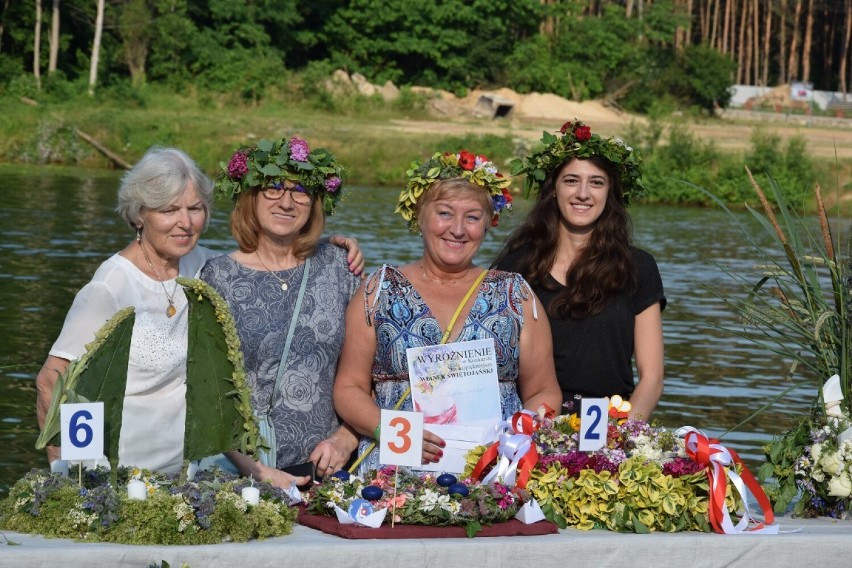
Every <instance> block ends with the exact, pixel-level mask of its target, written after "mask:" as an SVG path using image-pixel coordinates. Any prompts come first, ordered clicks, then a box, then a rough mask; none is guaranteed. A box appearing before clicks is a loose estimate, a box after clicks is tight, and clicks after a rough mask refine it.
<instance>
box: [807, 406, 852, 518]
mask: <svg viewBox="0 0 852 568" xmlns="http://www.w3.org/2000/svg"><path fill="white" fill-rule="evenodd" d="M850 426H852V421H850V420H849V419H847V418H845V417H841V418H834V417H829V418H828V419H827V420H826V421H825V422H824V423H812V425H811V429H810V431H809V432H808V438H809V443H808V444H807V445H806V446H805V447H804V448H803V450H802V452H801V455H800V456H799V457H798V459H797V460H796V462H795V465H794V471H795V475H796V482H797V485H798V487H799V489H800V490H801V492H802V496H801V498H800V500H799V502H798V503H797V504H796V508H795V511H796V513H798V514H801V515H803V516H806V517H816V516H826V517H834V518H848V517H849V511H850V509H852V439H849V438H848V437H846V438H844V437H843V436H841V434H842V433H843V432H845V431H846V430H848V429H849V428H850Z"/></svg>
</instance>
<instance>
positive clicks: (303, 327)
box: [201, 136, 359, 487]
mask: <svg viewBox="0 0 852 568" xmlns="http://www.w3.org/2000/svg"><path fill="white" fill-rule="evenodd" d="M341 171H342V168H341V166H340V164H339V163H338V162H337V160H336V159H335V158H334V156H333V155H332V154H331V153H329V152H328V151H326V150H323V149H313V150H311V149H310V148H309V147H308V144H307V142H305V141H304V140H302V139H301V138H298V137H295V136H294V137H292V138H290V139H289V140H288V139H286V138H285V139H282V140H278V141H275V142H270V141H268V140H261V141H260V142H259V143H258V144H257V145H256V146H252V147H250V148H244V149H242V150H239V151H237V152H236V153H235V154H234V155H233V157H232V158H231V160H230V162H229V163H228V165H227V167H226V168H223V171H222V172H221V174H220V176H219V178H218V180H217V181H216V189H217V191H218V192H219V193H220V194H223V195H227V196H228V197H230V198H231V199H233V200H234V201H235V202H236V206H235V208H234V210H233V212H232V213H231V232H232V233H233V235H234V238H235V239H236V241H237V244H238V246H239V250H236V251H234V252H232V253H230V254H228V255H224V256H221V257H218V258H215V259H212V260H211V261H209V262H208V263H207V265H206V266H205V267H204V269H203V270H202V272H201V278H202V279H203V280H205V281H207V282H208V283H210V284H211V285H212V286H213V287H214V288H216V290H217V291H218V292H219V293H220V294H221V295H222V296H223V297H224V298H225V300H226V301H227V302H228V306H229V307H230V309H231V313H232V314H233V316H234V319H235V321H236V325H237V332H238V334H239V336H240V343H241V345H242V350H243V355H244V358H245V368H246V374H247V378H248V383H249V385H250V386H251V388H252V406H253V407H254V410H255V412H256V414H257V415H258V417H259V419H260V421H261V429H262V433H264V435H265V437H266V438H267V441H268V442H269V445H270V446H271V451H270V452H269V455H265V456H264V458H263V459H262V460H261V461H260V462H255V461H253V460H252V459H251V458H249V457H248V456H245V455H243V454H240V453H239V452H230V453H229V454H227V456H228V458H229V459H230V460H231V461H232V462H233V464H234V465H235V466H236V467H237V468H238V469H239V470H240V472H241V473H242V474H243V475H246V476H248V475H252V476H253V477H254V478H255V479H261V480H269V481H271V482H273V483H275V484H276V485H279V486H282V487H287V486H289V485H290V484H291V483H292V482H294V481H295V482H296V483H297V484H299V485H302V484H304V483H306V482H307V481H308V479H307V478H304V477H296V478H294V477H293V476H291V475H290V474H288V473H285V472H284V471H281V469H282V468H288V467H290V466H294V465H297V464H302V463H307V462H312V464H313V466H314V467H315V469H316V473H317V474H318V475H327V474H329V473H332V472H334V471H337V470H338V469H340V468H341V467H343V466H344V465H345V464H346V462H347V460H348V459H349V457H350V454H351V452H352V451H353V450H354V449H355V447H356V446H357V438H356V437H355V435H354V433H353V432H352V430H351V429H350V428H349V427H348V426H347V425H345V424H341V423H340V420H339V419H338V417H337V415H336V414H335V412H334V405H333V402H332V386H333V383H334V376H335V372H336V369H337V358H338V355H339V354H340V350H341V347H342V344H343V329H344V328H343V321H344V314H345V311H346V306H347V304H348V303H349V299H350V298H351V297H352V295H353V294H354V293H355V291H356V289H357V288H358V285H359V278H358V277H357V276H355V275H354V274H353V273H352V272H350V270H349V266H348V264H347V259H346V251H345V250H343V249H341V248H339V247H337V246H334V245H331V244H329V243H327V242H320V235H321V234H322V231H323V228H324V226H325V216H326V215H331V214H333V213H334V212H335V208H336V205H337V202H338V201H339V198H340V195H341V190H342V187H341V184H342V182H341V177H340V176H341Z"/></svg>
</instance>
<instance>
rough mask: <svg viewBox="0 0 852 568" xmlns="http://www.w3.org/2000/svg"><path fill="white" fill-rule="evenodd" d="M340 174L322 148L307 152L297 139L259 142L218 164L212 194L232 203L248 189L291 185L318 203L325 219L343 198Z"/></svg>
mask: <svg viewBox="0 0 852 568" xmlns="http://www.w3.org/2000/svg"><path fill="white" fill-rule="evenodd" d="M343 171H344V168H343V166H342V165H341V164H340V162H338V161H337V159H336V158H335V157H334V155H333V154H332V153H331V152H329V151H328V150H326V149H324V148H315V149H313V150H311V149H310V147H309V146H308V143H307V142H306V141H305V140H304V139H302V138H299V137H298V136H293V137H292V138H290V139H287V138H282V139H281V140H276V141H270V140H266V139H263V140H260V141H259V142H258V143H257V144H256V145H254V146H246V147H243V148H240V149H238V150H237V151H235V152H234V154H233V155H232V156H231V159H230V160H229V161H228V162H227V163H225V162H220V163H219V175H218V176H217V178H216V192H217V193H218V194H219V195H224V196H226V197H228V198H229V199H231V200H233V201H236V200H237V198H238V197H239V195H240V194H242V193H244V192H247V191H250V190H252V189H255V188H263V187H270V186H274V185H277V184H280V183H283V182H284V181H292V182H295V183H297V184H298V185H300V186H301V187H302V188H303V189H304V190H305V191H307V192H308V193H309V194H310V195H311V196H312V197H314V198H316V199H319V200H321V202H322V208H323V211H324V212H325V214H326V215H334V212H335V210H336V208H337V203H338V202H339V201H340V198H341V197H342V195H343V180H342V177H343Z"/></svg>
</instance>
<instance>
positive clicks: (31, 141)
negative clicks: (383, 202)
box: [0, 90, 852, 209]
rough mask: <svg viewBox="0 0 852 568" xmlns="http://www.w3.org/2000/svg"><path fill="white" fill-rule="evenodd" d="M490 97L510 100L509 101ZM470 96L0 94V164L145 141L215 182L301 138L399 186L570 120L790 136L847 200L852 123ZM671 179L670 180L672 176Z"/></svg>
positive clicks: (731, 140)
mask: <svg viewBox="0 0 852 568" xmlns="http://www.w3.org/2000/svg"><path fill="white" fill-rule="evenodd" d="M497 93H499V94H501V96H502V95H505V97H504V98H509V99H511V97H510V96H509V95H511V93H506V92H504V91H502V90H501V91H497ZM480 94H481V93H479V92H472V93H471V94H470V95H468V96H467V97H465V98H464V99H456V100H453V101H452V103H447V104H446V105H443V106H442V105H437V104H434V103H435V99H434V98H430V96H427V95H424V94H416V93H407V94H406V96H403V97H400V98H399V99H397V100H396V101H393V102H388V101H384V100H382V99H381V98H380V97H372V98H368V97H348V98H345V99H318V100H313V101H311V100H294V99H293V98H292V97H287V96H283V95H282V96H279V97H277V98H270V99H268V100H266V101H265V102H263V103H261V104H259V105H247V104H235V103H233V102H231V101H229V100H227V99H224V98H222V99H216V98H213V97H212V96H210V95H205V94H198V95H197V96H193V95H191V94H189V95H183V96H179V95H175V94H170V93H153V92H148V94H139V95H138V96H137V97H134V98H130V99H123V100H110V99H105V100H98V101H96V104H92V103H91V101H85V100H83V101H81V100H80V99H79V98H77V99H73V100H70V101H68V102H65V103H50V102H47V103H40V104H36V105H33V104H28V103H27V102H24V101H22V100H19V99H14V98H10V97H6V98H2V99H0V161H2V162H5V163H12V164H22V165H24V164H29V165H40V164H58V165H65V166H67V165H74V166H80V167H86V168H96V169H110V168H117V167H118V168H120V165H118V164H120V162H118V163H117V162H116V161H115V160H111V159H109V158H107V157H106V156H105V155H104V154H103V153H101V152H100V151H98V150H97V149H96V148H95V147H94V146H92V145H91V144H90V143H89V142H86V141H84V139H83V138H81V137H80V135H79V134H78V132H82V133H85V134H86V135H88V136H90V137H92V138H93V139H94V140H96V141H97V142H98V143H99V144H101V145H103V146H104V147H105V148H106V149H108V150H109V152H111V153H114V154H115V155H117V156H118V157H120V159H121V160H123V161H126V162H129V163H133V162H135V161H136V160H137V159H138V158H139V157H140V156H141V155H142V154H143V153H144V151H145V150H146V149H147V148H148V147H150V146H151V145H155V144H156V145H164V146H177V147H180V148H182V149H184V150H186V151H187V152H188V153H189V154H190V155H191V156H193V157H194V158H195V159H196V160H197V161H198V162H199V163H200V164H201V165H202V167H203V168H204V169H205V170H206V171H208V173H210V174H212V175H215V172H216V170H217V168H218V165H219V162H220V161H222V160H226V159H227V158H228V156H230V154H231V153H232V152H233V150H234V149H235V148H237V147H239V146H240V145H241V144H246V143H251V142H254V141H256V140H259V139H261V138H276V137H281V136H287V135H292V134H299V135H301V136H304V137H305V138H306V139H308V140H309V141H310V143H311V144H312V145H313V146H324V147H327V148H329V149H330V150H332V151H333V152H335V153H336V154H337V155H338V156H339V158H340V160H341V161H342V162H343V163H344V164H346V165H347V166H348V173H349V181H350V183H353V184H356V185H369V186H399V185H400V184H401V183H402V182H403V181H404V175H403V172H404V171H405V169H406V168H407V167H408V165H409V164H410V162H411V160H413V159H415V158H418V157H425V156H428V155H430V154H432V153H433V152H434V151H436V150H439V149H450V148H467V149H471V150H475V151H476V152H477V153H484V154H486V155H488V156H489V157H490V158H491V159H492V160H494V161H495V163H497V164H498V166H500V167H501V168H503V169H504V170H508V169H509V162H510V160H511V159H512V158H514V157H515V156H517V155H519V154H523V153H525V152H527V151H529V149H531V148H532V147H533V146H534V145H535V144H536V142H537V140H538V138H539V137H540V136H541V132H542V131H543V130H551V131H553V130H555V129H556V128H558V127H559V126H560V125H561V123H562V122H563V121H564V120H570V119H574V118H575V117H576V118H579V119H581V120H584V121H585V122H587V123H588V124H590V125H591V126H592V128H593V130H594V131H595V132H597V133H599V134H601V135H603V136H621V137H623V138H624V139H626V140H628V141H630V142H631V143H632V144H634V145H635V146H637V147H641V148H643V149H644V148H650V147H652V146H657V147H660V146H665V145H666V144H668V138H669V136H670V135H671V132H672V128H671V125H673V124H677V125H678V126H677V128H680V129H683V130H685V131H686V132H688V133H689V135H690V136H693V137H694V139H695V140H696V141H697V142H698V143H700V144H706V145H712V147H714V148H715V149H717V150H718V151H720V152H724V153H726V154H728V155H731V156H739V157H742V156H745V155H746V154H747V153H748V152H749V151H751V150H752V144H753V135H754V133H755V132H756V131H757V132H761V133H763V135H765V136H771V137H777V138H778V140H779V141H780V146H779V148H778V150H777V151H775V152H773V154H775V155H780V154H783V153H785V151H786V150H785V147H784V146H783V145H786V144H789V143H790V141H791V140H795V139H800V140H801V143H802V146H803V151H804V152H806V154H807V156H808V157H809V158H810V159H811V160H812V161H813V162H814V164H815V165H816V168H815V169H816V170H817V174H815V176H814V177H817V178H818V179H815V180H809V182H810V183H813V182H814V181H820V183H821V184H822V186H823V191H824V194H825V195H826V199H827V201H829V204H833V203H834V202H837V201H840V202H841V203H843V204H844V206H843V209H847V206H846V205H845V204H846V203H847V202H849V201H852V119H833V120H831V121H828V122H826V123H823V121H817V120H813V119H810V120H809V119H808V117H793V116H790V117H786V119H785V120H783V121H782V120H778V117H777V116H774V115H773V113H762V114H761V113H751V114H749V115H748V116H741V113H739V114H738V113H737V112H735V111H732V112H725V113H723V114H722V116H721V117H720V118H716V119H690V118H684V117H672V118H670V119H667V120H658V121H649V120H648V119H647V118H645V117H639V116H634V115H629V114H626V113H622V112H617V111H615V110H613V109H609V108H607V107H604V106H603V105H601V103H600V102H598V101H590V102H574V101H566V100H565V99H561V98H559V97H556V96H554V95H546V94H542V95H538V94H532V95H526V96H524V98H523V99H520V100H519V101H518V102H516V109H517V112H513V113H511V114H509V115H508V116H506V117H504V118H483V117H477V116H475V113H474V107H475V105H476V102H477V99H478V97H479V95H480ZM447 105H449V106H447ZM441 109H444V110H443V114H441V113H442V111H441ZM566 113H567V114H566ZM764 115H765V116H764ZM647 154H649V152H647V151H646V155H647ZM707 167H708V168H710V169H712V166H707ZM738 171H740V172H741V171H742V169H739V170H738ZM669 175H672V176H673V177H678V172H672V173H671V174H669ZM682 175H686V174H682ZM690 175H694V174H692V173H691V174H690ZM696 177H697V176H696ZM686 179H688V180H689V181H697V180H694V179H693V178H686ZM743 180H744V181H745V176H744V175H743ZM516 189H517V188H516ZM663 201H666V199H665V196H663ZM734 201H736V199H735V200H734Z"/></svg>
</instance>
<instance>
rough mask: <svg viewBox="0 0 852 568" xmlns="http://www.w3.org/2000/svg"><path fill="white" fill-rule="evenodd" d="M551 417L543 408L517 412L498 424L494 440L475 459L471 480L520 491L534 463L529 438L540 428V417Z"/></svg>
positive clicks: (549, 412) (536, 458)
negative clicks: (497, 482)
mask: <svg viewBox="0 0 852 568" xmlns="http://www.w3.org/2000/svg"><path fill="white" fill-rule="evenodd" d="M553 414H555V413H554V411H553V410H552V409H551V408H548V407H546V406H545V407H544V408H543V409H542V411H541V412H540V413H535V412H532V411H530V410H521V411H519V412H516V413H515V414H514V415H512V419H511V420H509V421H503V422H501V423H500V424H498V425H497V441H496V442H494V443H493V444H491V446H489V447H488V449H487V450H485V453H484V454H482V457H480V458H479V461H478V462H477V463H476V467H475V468H474V469H473V472H472V473H471V477H473V478H474V479H481V480H482V483H489V482H491V481H502V482H503V483H505V484H506V485H512V486H517V487H519V488H521V489H524V488H525V487H526V486H527V481H528V480H529V477H530V474H531V473H532V469H533V467H535V464H536V463H538V451H537V450H536V447H535V444H533V441H532V435H533V433H534V432H535V431H536V430H538V429H539V428H540V427H541V425H542V420H543V418H544V417H545V416H548V417H552V416H553ZM495 460H496V462H497V463H496V464H495V465H494V467H493V468H492V469H491V471H489V472H488V474H487V475H484V472H485V468H486V467H488V466H489V465H490V464H491V463H493V462H495ZM483 475H484V477H483Z"/></svg>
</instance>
